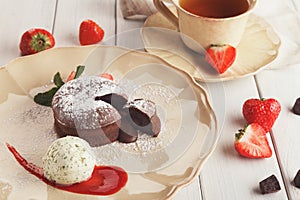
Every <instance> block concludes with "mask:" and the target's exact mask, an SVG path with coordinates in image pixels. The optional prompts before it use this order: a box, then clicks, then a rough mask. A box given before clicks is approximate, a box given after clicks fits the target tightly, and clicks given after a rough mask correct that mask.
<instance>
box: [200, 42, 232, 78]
mask: <svg viewBox="0 0 300 200" xmlns="http://www.w3.org/2000/svg"><path fill="white" fill-rule="evenodd" d="M235 58H236V48H234V47H233V46H231V45H228V44H222V45H214V44H212V45H211V46H210V47H209V48H208V49H207V51H206V56H205V59H206V61H207V62H208V63H209V64H210V65H211V66H212V67H213V68H215V69H216V70H217V71H218V72H219V73H220V74H222V73H224V72H225V71H226V70H227V69H228V68H229V67H230V66H231V65H232V64H233V62H234V61H235Z"/></svg>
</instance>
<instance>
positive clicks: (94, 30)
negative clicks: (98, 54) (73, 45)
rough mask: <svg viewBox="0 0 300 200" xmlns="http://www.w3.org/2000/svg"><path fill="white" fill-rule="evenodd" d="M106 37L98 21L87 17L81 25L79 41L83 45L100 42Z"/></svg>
mask: <svg viewBox="0 0 300 200" xmlns="http://www.w3.org/2000/svg"><path fill="white" fill-rule="evenodd" d="M103 37H104V31H103V29H102V28H101V27H100V26H99V25H98V24H96V22H94V21H92V20H90V19H87V20H84V21H83V22H81V24H80V27H79V41H80V44H81V45H90V44H96V43H98V42H100V41H101V40H102V39H103Z"/></svg>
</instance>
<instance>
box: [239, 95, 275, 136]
mask: <svg viewBox="0 0 300 200" xmlns="http://www.w3.org/2000/svg"><path fill="white" fill-rule="evenodd" d="M280 111H281V106H280V103H279V102H278V101H277V100H276V99H273V98H269V99H248V100H247V101H245V102H244V105H243V115H244V118H245V119H246V120H247V122H248V123H258V124H259V125H260V126H262V127H263V128H264V130H265V131H266V133H267V132H269V131H270V129H271V128H272V126H273V124H274V122H275V120H276V119H277V117H278V115H279V113H280Z"/></svg>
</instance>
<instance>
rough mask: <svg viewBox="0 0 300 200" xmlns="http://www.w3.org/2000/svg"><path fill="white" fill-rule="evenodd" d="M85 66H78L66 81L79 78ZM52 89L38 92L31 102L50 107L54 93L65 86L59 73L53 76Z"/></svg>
mask: <svg viewBox="0 0 300 200" xmlns="http://www.w3.org/2000/svg"><path fill="white" fill-rule="evenodd" d="M84 68H85V66H83V65H78V66H77V68H76V71H72V72H71V73H70V75H69V76H68V78H67V81H71V80H73V79H76V78H79V77H80V75H81V74H82V73H83V71H84ZM53 82H54V85H55V86H54V87H53V88H51V89H50V90H48V91H46V92H40V93H38V94H37V95H35V96H34V98H33V100H34V102H35V103H37V104H40V105H42V106H48V107H51V106H52V99H53V96H54V95H55V93H56V92H57V91H58V90H59V88H61V86H63V85H64V84H65V82H64V81H63V80H62V78H61V76H60V73H59V72H57V73H56V74H55V75H54V78H53Z"/></svg>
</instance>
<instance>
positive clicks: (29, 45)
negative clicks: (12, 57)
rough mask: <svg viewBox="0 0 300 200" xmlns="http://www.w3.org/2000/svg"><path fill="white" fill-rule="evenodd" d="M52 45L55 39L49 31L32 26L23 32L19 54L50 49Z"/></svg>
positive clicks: (23, 54)
mask: <svg viewBox="0 0 300 200" xmlns="http://www.w3.org/2000/svg"><path fill="white" fill-rule="evenodd" d="M54 45H55V39H54V37H53V35H52V34H51V33H50V32H48V31H47V30H45V29H41V28H33V29H30V30H28V31H26V32H25V33H23V35H22V37H21V41H20V44H19V48H20V50H21V55H22V56H25V55H30V54H35V53H38V52H40V51H43V50H46V49H50V48H52V47H54Z"/></svg>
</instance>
